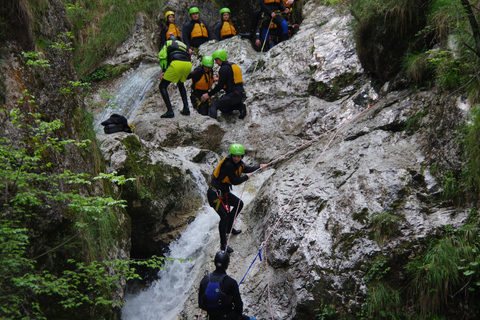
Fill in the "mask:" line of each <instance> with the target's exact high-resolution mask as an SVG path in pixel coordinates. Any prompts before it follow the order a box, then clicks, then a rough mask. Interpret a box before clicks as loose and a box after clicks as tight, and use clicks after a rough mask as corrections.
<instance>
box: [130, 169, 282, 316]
mask: <svg viewBox="0 0 480 320" xmlns="http://www.w3.org/2000/svg"><path fill="white" fill-rule="evenodd" d="M272 173H273V170H266V171H264V172H261V173H258V174H255V176H254V178H253V179H251V180H249V182H248V188H245V190H244V188H243V185H240V186H234V187H233V190H232V191H233V193H235V194H236V195H237V196H240V195H242V200H243V201H244V203H245V205H247V204H248V203H249V202H251V201H252V200H253V199H254V197H255V195H256V193H257V191H258V190H259V189H260V187H261V185H262V184H263V182H264V181H265V180H266V179H267V178H268V177H269V176H270V175H271V174H272ZM192 174H193V179H192V180H193V181H194V182H195V183H197V184H201V185H202V187H201V189H203V190H204V191H205V192H204V195H205V197H204V201H205V202H204V205H203V207H202V208H201V210H200V211H199V214H198V216H197V217H196V219H195V220H194V221H193V222H192V223H191V224H190V225H189V226H188V227H187V229H186V230H185V231H184V232H183V233H182V235H181V236H180V238H179V239H177V240H176V241H174V242H172V243H171V244H170V247H169V249H170V250H169V254H168V255H167V258H182V259H189V258H190V259H189V260H187V261H183V262H181V261H179V260H173V261H169V262H166V264H165V267H166V269H164V270H160V271H159V273H158V276H159V279H158V280H156V281H155V282H154V283H153V284H152V285H151V286H150V287H148V288H146V289H145V290H143V291H140V292H137V293H134V294H130V293H127V294H126V296H125V305H124V306H123V308H122V320H159V319H161V320H172V319H174V318H175V317H176V316H177V315H178V314H179V312H180V311H181V309H182V307H183V305H184V303H185V301H186V299H187V297H188V292H189V291H190V289H191V288H192V286H198V283H193V281H194V279H195V278H196V275H197V274H198V272H200V270H199V267H198V266H197V263H196V262H198V261H202V260H204V258H211V260H213V257H205V254H204V248H205V247H206V246H207V245H208V244H209V243H210V242H211V241H212V240H213V241H216V242H215V243H216V244H217V243H218V231H217V230H218V229H217V227H218V222H219V220H220V218H219V217H218V215H217V214H216V213H215V211H214V210H213V209H212V208H210V206H209V205H208V202H207V199H206V190H207V184H206V182H205V179H204V178H203V176H201V175H200V173H199V170H198V169H196V170H192ZM199 175H200V176H199ZM200 180H203V182H200ZM212 271H213V264H212Z"/></svg>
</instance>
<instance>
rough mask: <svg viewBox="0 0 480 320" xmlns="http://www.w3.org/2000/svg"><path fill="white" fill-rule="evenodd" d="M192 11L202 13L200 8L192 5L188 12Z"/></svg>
mask: <svg viewBox="0 0 480 320" xmlns="http://www.w3.org/2000/svg"><path fill="white" fill-rule="evenodd" d="M192 13H200V10H198V8H197V7H191V8H190V10H188V14H192Z"/></svg>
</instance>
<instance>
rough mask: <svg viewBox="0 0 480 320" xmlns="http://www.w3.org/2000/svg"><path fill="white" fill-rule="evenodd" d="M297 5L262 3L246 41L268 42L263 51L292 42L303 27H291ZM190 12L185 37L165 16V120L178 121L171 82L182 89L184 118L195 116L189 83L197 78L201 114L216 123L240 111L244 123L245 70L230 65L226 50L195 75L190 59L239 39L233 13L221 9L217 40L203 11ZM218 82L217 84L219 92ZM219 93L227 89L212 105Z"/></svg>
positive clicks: (286, 0) (194, 93)
mask: <svg viewBox="0 0 480 320" xmlns="http://www.w3.org/2000/svg"><path fill="white" fill-rule="evenodd" d="M293 2H294V0H259V4H260V8H259V9H257V10H255V11H254V12H253V15H252V22H251V31H250V33H249V34H245V35H243V36H247V37H249V38H251V39H252V41H255V44H256V46H260V45H261V43H262V42H263V46H262V48H261V50H262V51H263V50H264V48H265V46H266V48H265V49H266V50H268V49H270V48H271V47H273V46H274V45H275V44H278V43H279V42H281V41H284V40H287V39H288V38H289V37H290V36H291V35H292V30H293V29H294V28H297V27H298V25H297V24H293V25H292V24H291V23H290V17H291V6H292V4H293ZM188 13H189V15H190V18H191V20H189V21H187V22H186V23H185V24H184V25H183V30H182V32H180V29H179V28H178V26H177V25H176V24H175V12H174V11H170V10H169V11H167V12H166V13H165V24H164V25H163V26H162V29H161V33H160V38H161V41H162V43H161V50H160V52H159V54H158V58H159V60H160V67H161V68H162V72H161V74H160V80H161V82H160V85H159V89H160V93H161V95H162V98H163V100H164V102H165V105H166V107H167V110H166V112H165V113H164V114H163V115H162V116H161V117H162V118H174V117H175V113H174V110H173V107H172V104H171V102H170V97H169V95H168V91H167V88H168V86H169V84H170V83H172V82H173V83H176V84H177V86H178V90H179V91H180V96H181V98H182V102H183V108H182V110H181V111H180V113H181V114H182V115H184V116H189V115H190V108H189V103H188V98H187V92H186V89H185V85H184V82H185V81H187V80H189V79H192V85H191V95H190V100H191V103H192V106H193V108H194V109H195V110H197V111H198V113H200V114H201V115H205V116H210V117H211V118H214V119H216V118H217V111H218V110H220V111H221V112H222V113H231V112H232V111H235V110H237V111H238V112H239V119H243V118H245V116H246V115H247V106H246V105H245V103H244V102H245V100H246V98H247V95H246V92H245V90H244V87H243V75H242V70H241V69H240V67H239V66H238V65H237V64H235V63H233V62H229V61H228V60H227V56H228V54H227V52H226V51H225V50H223V49H219V50H216V51H215V52H213V54H212V55H211V56H204V57H202V59H201V66H198V67H196V68H195V69H194V70H193V71H191V69H192V63H191V55H192V52H194V50H196V49H198V48H199V47H200V46H201V45H202V44H204V43H205V42H207V41H209V40H212V39H213V38H215V39H216V40H217V41H223V40H225V39H228V38H231V37H234V36H236V35H237V30H236V29H235V27H234V25H233V23H232V20H231V11H230V9H229V8H222V9H221V10H220V21H218V22H217V23H216V25H215V29H214V30H215V31H214V36H213V35H212V32H211V31H210V28H209V26H208V24H207V23H206V22H205V21H203V20H202V19H200V10H199V9H198V8H197V7H192V8H190V9H189V12H188ZM180 34H181V35H180ZM214 63H216V64H217V65H218V66H219V67H220V70H219V72H218V76H217V75H214V74H213V71H212V70H213V69H212V68H213V66H214ZM214 82H217V84H216V85H215V87H213V84H214ZM212 87H213V88H212ZM220 90H224V91H225V95H223V96H222V97H221V98H219V99H217V100H216V101H213V97H214V96H215V94H217V93H218V92H220Z"/></svg>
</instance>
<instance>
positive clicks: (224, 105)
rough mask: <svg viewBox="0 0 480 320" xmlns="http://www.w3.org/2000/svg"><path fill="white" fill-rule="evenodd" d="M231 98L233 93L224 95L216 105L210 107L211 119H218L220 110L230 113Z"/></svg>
mask: <svg viewBox="0 0 480 320" xmlns="http://www.w3.org/2000/svg"><path fill="white" fill-rule="evenodd" d="M230 96H231V93H229V94H226V95H224V96H223V97H221V98H220V99H218V100H217V101H215V102H214V103H212V104H211V105H210V114H209V116H210V117H211V118H214V119H217V110H220V111H222V112H229V111H230V110H229V107H230V105H231V102H230Z"/></svg>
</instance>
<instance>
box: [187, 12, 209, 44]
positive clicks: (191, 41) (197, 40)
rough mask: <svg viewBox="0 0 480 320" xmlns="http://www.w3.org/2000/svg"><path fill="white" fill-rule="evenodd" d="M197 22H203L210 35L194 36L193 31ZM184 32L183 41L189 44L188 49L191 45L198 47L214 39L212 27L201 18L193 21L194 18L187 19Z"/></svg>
mask: <svg viewBox="0 0 480 320" xmlns="http://www.w3.org/2000/svg"><path fill="white" fill-rule="evenodd" d="M197 23H203V25H204V26H205V28H206V29H207V33H208V36H205V37H195V38H192V35H191V33H192V31H193V28H194V26H195V24H197ZM182 34H183V42H184V43H185V44H186V45H187V48H188V49H190V48H191V47H193V48H198V47H200V46H201V45H202V44H204V43H205V42H207V41H208V40H212V34H211V32H210V29H209V28H208V25H207V24H206V23H205V21H203V20H200V19H199V20H197V21H193V20H190V21H187V22H186V23H185V24H184V25H183V30H182Z"/></svg>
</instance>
